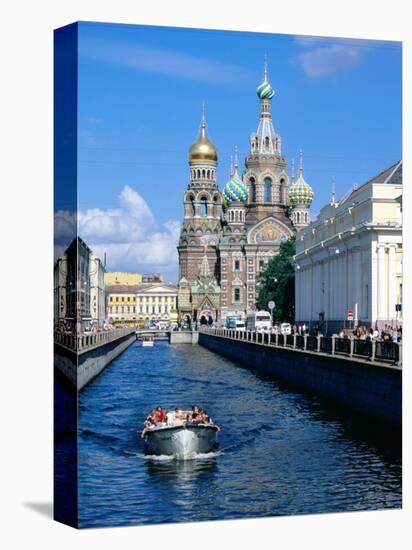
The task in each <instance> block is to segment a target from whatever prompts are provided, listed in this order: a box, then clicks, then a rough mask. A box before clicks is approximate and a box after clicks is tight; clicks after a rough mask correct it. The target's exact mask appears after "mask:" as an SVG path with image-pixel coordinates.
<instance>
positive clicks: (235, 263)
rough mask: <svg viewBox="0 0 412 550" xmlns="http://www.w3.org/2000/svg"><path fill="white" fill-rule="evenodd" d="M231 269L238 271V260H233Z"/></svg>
mask: <svg viewBox="0 0 412 550" xmlns="http://www.w3.org/2000/svg"><path fill="white" fill-rule="evenodd" d="M233 269H234V270H235V271H240V260H234V262H233Z"/></svg>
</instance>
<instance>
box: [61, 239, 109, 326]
mask: <svg viewBox="0 0 412 550" xmlns="http://www.w3.org/2000/svg"><path fill="white" fill-rule="evenodd" d="M104 273H105V268H104V265H103V263H102V261H101V260H100V258H98V257H97V256H95V255H94V254H93V253H92V251H91V250H90V248H89V247H88V246H87V244H86V243H85V242H84V241H83V239H81V238H80V237H77V238H76V239H73V241H72V242H71V243H70V245H69V246H68V247H67V249H66V251H65V253H64V254H63V256H61V257H60V258H59V259H58V260H57V262H56V264H55V266H54V319H55V325H59V324H64V325H65V326H66V328H70V329H71V330H73V331H74V330H76V331H77V332H81V331H83V330H85V329H86V328H90V327H91V326H92V325H95V326H96V327H102V326H103V324H104V320H105V287H104Z"/></svg>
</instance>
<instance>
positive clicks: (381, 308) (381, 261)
mask: <svg viewBox="0 0 412 550" xmlns="http://www.w3.org/2000/svg"><path fill="white" fill-rule="evenodd" d="M376 292H377V295H376V300H377V318H378V319H379V320H380V321H383V320H386V317H387V316H386V311H385V309H386V308H385V301H386V300H385V295H386V266H385V245H383V244H378V284H377V289H376Z"/></svg>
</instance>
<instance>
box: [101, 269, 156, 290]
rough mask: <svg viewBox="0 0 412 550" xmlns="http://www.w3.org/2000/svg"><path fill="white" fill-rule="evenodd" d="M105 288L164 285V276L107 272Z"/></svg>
mask: <svg viewBox="0 0 412 550" xmlns="http://www.w3.org/2000/svg"><path fill="white" fill-rule="evenodd" d="M104 283H105V286H107V287H109V286H116V285H117V286H118V285H121V286H127V285H132V286H136V285H153V284H158V283H160V284H161V283H163V276H162V275H161V274H160V273H153V274H149V275H141V274H140V273H130V272H127V271H107V272H106V273H105V274H104Z"/></svg>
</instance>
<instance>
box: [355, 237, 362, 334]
mask: <svg viewBox="0 0 412 550" xmlns="http://www.w3.org/2000/svg"><path fill="white" fill-rule="evenodd" d="M353 261H354V266H353V267H354V273H355V277H354V284H353V298H354V300H353V301H354V304H353V307H354V308H355V306H356V304H357V310H358V324H361V322H360V317H361V315H362V255H361V250H360V248H358V249H356V250H355V254H354V257H353ZM353 314H354V315H355V312H353Z"/></svg>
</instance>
